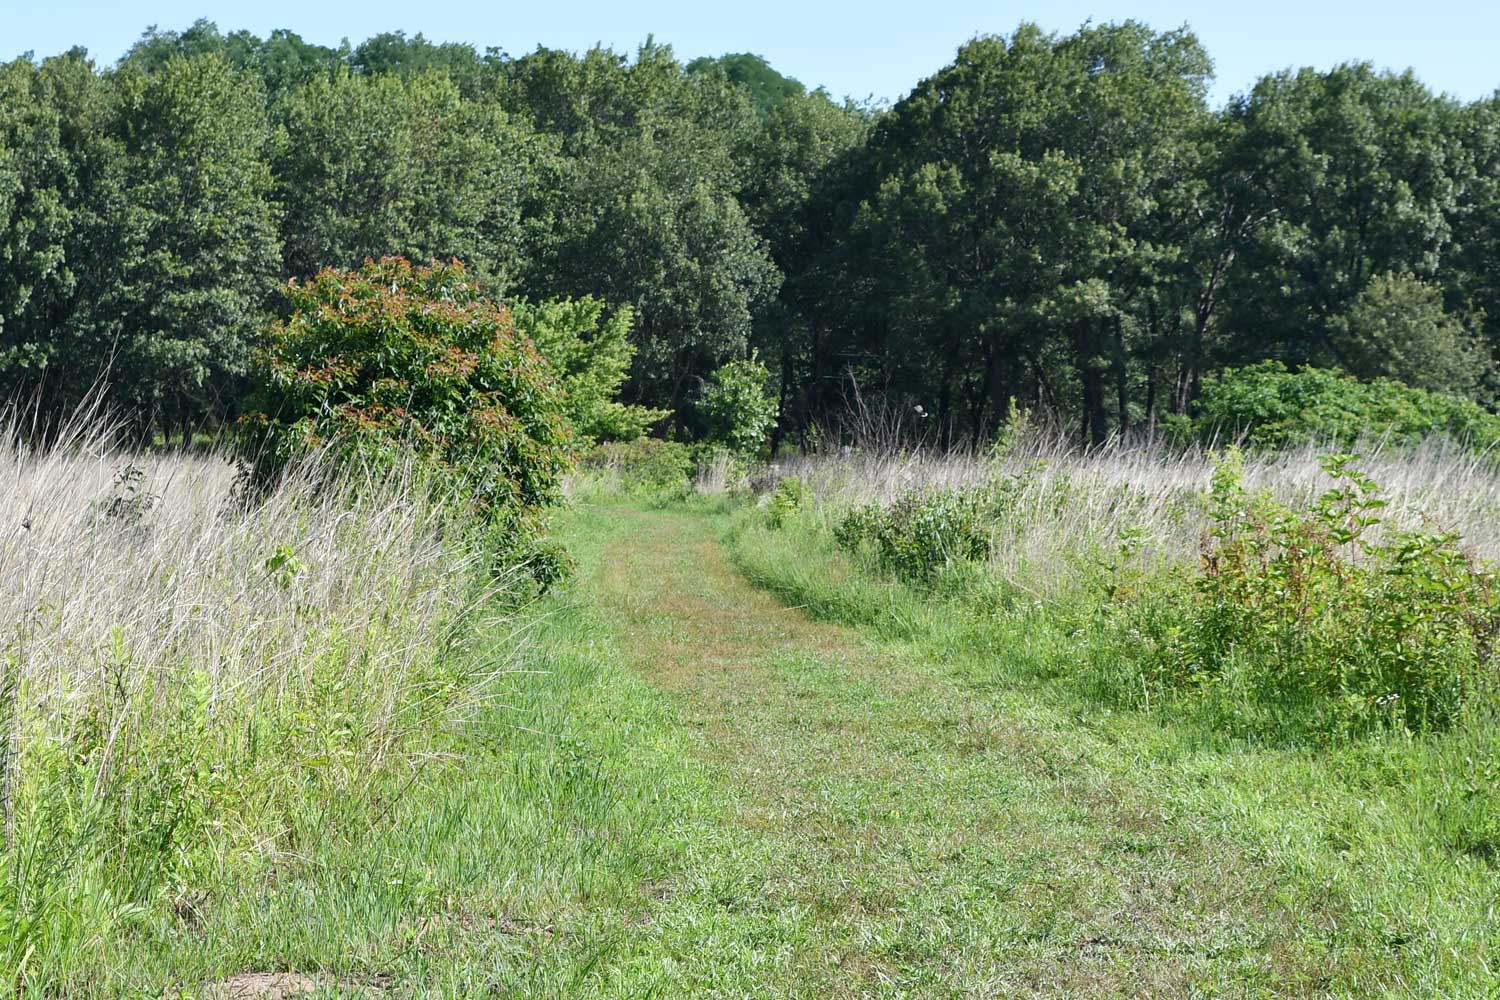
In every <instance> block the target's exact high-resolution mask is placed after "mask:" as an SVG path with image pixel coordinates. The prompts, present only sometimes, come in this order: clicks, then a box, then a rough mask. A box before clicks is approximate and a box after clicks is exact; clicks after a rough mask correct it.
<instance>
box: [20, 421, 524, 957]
mask: <svg viewBox="0 0 1500 1000" xmlns="http://www.w3.org/2000/svg"><path fill="white" fill-rule="evenodd" d="M14 430H15V427H14V426H12V431H14ZM236 482H237V480H236V472H235V468H234V466H233V464H232V463H231V462H230V461H229V460H227V459H226V458H225V457H224V456H223V455H222V454H214V453H209V454H162V455H152V454H141V453H136V452H132V451H130V450H125V449H121V448H119V447H116V446H115V445H114V444H113V443H112V438H111V435H110V434H108V433H107V432H106V431H104V430H102V429H101V427H100V425H99V424H97V423H93V424H90V423H86V422H85V423H80V424H78V425H75V426H74V427H72V428H70V429H69V430H67V431H66V432H65V433H63V434H62V435H61V436H60V438H58V439H57V440H56V441H55V442H54V443H52V444H50V445H48V446H46V447H41V448H36V447H30V446H28V445H26V444H25V443H24V442H23V441H22V440H21V437H20V436H19V435H18V434H16V433H10V434H7V435H5V439H4V443H3V444H0V810H3V832H4V841H3V850H0V981H3V982H6V983H9V984H17V983H27V982H29V983H53V984H55V983H58V982H66V978H67V969H68V964H69V962H70V957H69V956H76V955H78V954H80V953H84V952H86V951H87V950H88V949H91V948H96V947H107V945H108V942H109V940H110V938H111V935H115V934H118V933H121V932H122V930H123V928H124V927H126V926H127V925H129V924H130V923H131V922H132V921H136V920H143V919H150V918H151V916H152V915H153V914H156V913H159V912H162V911H163V909H164V908H167V909H170V908H171V907H173V906H179V905H181V900H182V899H183V898H191V897H193V896H194V895H195V894H198V893H201V892H202V891H207V890H208V889H210V888H212V887H213V886H215V885H222V884H224V883H225V881H226V880H227V879H230V878H232V876H233V873H234V872H236V871H250V870H254V869H255V868H256V867H257V866H269V865H272V864H274V863H275V861H276V859H277V857H278V855H279V854H280V853H281V852H284V851H286V850H289V849H290V848H289V847H288V846H287V839H288V834H289V833H290V831H292V829H293V828H294V827H295V826H296V824H297V822H298V814H299V813H301V812H305V811H307V810H309V809H312V810H314V811H315V810H316V809H317V808H320V806H319V803H323V804H326V803H328V802H336V801H338V800H339V799H340V798H341V797H343V798H349V797H358V796H359V795H360V794H361V793H362V791H363V790H365V789H366V788H367V787H369V786H370V785H371V783H372V782H374V781H377V780H379V779H380V778H381V776H382V775H387V776H388V775H391V774H400V773H406V772H409V771H411V770H412V769H413V768H415V767H416V766H418V763H419V761H420V760H422V759H425V758H426V757H427V756H429V755H431V754H432V753H434V752H436V751H437V749H438V743H437V742H436V741H435V740H434V735H433V734H434V733H438V732H440V731H441V730H442V729H443V726H444V725H445V724H448V723H450V722H452V721H453V720H454V719H456V718H460V717H462V716H463V715H465V714H466V713H467V712H469V711H470V710H471V709H472V708H473V707H474V706H475V705H477V704H479V703H480V702H481V701H482V700H483V698H484V696H485V692H486V690H487V687H488V681H489V679H490V678H491V677H492V675H493V673H494V672H496V671H498V670H500V669H502V668H503V666H504V665H503V664H501V665H490V666H484V665H481V664H478V663H477V662H476V661H474V660H473V658H466V657H461V656H459V655H457V653H458V647H459V645H460V644H461V640H462V637H463V636H464V635H467V634H471V633H472V631H473V629H472V626H473V624H474V622H473V621H472V619H473V617H474V616H475V615H476V614H477V613H479V610H480V609H483V608H484V607H486V606H487V604H488V602H487V598H488V596H489V594H488V590H489V588H490V587H491V586H493V585H492V584H490V583H487V582H485V583H481V582H478V581H481V580H485V581H487V580H488V577H487V576H484V575H482V574H481V573H480V572H479V566H478V565H477V563H476V558H477V557H476V554H475V551H474V549H472V548H471V547H470V545H469V544H468V541H467V539H466V533H465V531H464V526H463V525H462V524H460V523H456V522H455V521H454V520H453V519H452V518H451V517H450V515H449V512H448V511H447V510H446V509H445V508H444V507H443V505H442V504H441V503H439V502H437V501H436V499H435V493H434V492H433V491H432V490H429V489H428V488H427V487H426V484H425V482H424V481H423V479H422V477H421V476H420V475H418V474H417V472H416V471H415V470H413V469H398V470H395V471H394V472H388V473H385V474H382V475H379V476H375V475H373V474H366V473H361V472H357V471H356V472H345V473H342V474H340V475H337V476H331V475H329V474H327V472H326V470H324V469H323V468H321V467H320V466H319V464H318V463H316V462H314V463H309V464H308V465H306V466H304V467H302V468H299V469H297V470H294V472H293V473H292V474H291V475H290V476H289V477H288V478H287V480H286V481H285V482H284V483H283V484H282V485H281V486H280V488H278V489H277V490H275V491H274V492H272V493H271V494H270V495H268V496H265V497H262V498H259V499H258V500H257V502H255V503H254V504H246V503H243V502H241V500H240V499H239V497H238V496H237V490H236Z"/></svg>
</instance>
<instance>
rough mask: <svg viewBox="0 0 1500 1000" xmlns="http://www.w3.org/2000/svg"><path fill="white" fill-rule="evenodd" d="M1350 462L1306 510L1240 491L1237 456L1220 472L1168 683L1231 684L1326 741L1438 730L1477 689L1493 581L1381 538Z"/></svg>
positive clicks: (1365, 488) (1409, 542) (1449, 547)
mask: <svg viewBox="0 0 1500 1000" xmlns="http://www.w3.org/2000/svg"><path fill="white" fill-rule="evenodd" d="M1352 462H1353V457H1352V456H1350V455H1335V456H1332V457H1331V458H1329V459H1327V460H1325V463H1324V466H1325V469H1326V471H1327V472H1328V473H1329V474H1330V475H1331V476H1333V477H1334V478H1335V480H1336V484H1335V485H1334V487H1333V488H1331V489H1329V490H1327V491H1326V492H1324V493H1323V494H1322V495H1321V496H1319V497H1318V498H1317V499H1316V500H1315V501H1314V502H1313V503H1311V504H1310V505H1309V506H1308V507H1307V508H1306V509H1294V508H1293V507H1290V506H1288V505H1285V504H1282V503H1279V502H1277V501H1276V500H1274V499H1272V498H1271V496H1270V494H1269V493H1268V492H1251V491H1249V490H1247V489H1246V488H1245V486H1244V485H1243V467H1242V465H1241V463H1240V461H1239V458H1238V456H1237V455H1231V456H1230V457H1229V458H1228V459H1226V460H1224V461H1223V462H1221V463H1220V464H1219V466H1218V467H1217V469H1216V470H1215V472H1214V476H1213V486H1212V491H1211V493H1210V498H1209V499H1210V513H1211V528H1210V532H1209V537H1208V540H1207V542H1206V543H1205V546H1204V551H1203V569H1202V571H1201V573H1200V575H1199V576H1198V578H1197V579H1196V581H1195V582H1194V584H1193V586H1192V587H1190V588H1188V589H1186V590H1183V591H1180V592H1179V595H1178V610H1179V613H1180V614H1181V619H1180V620H1179V621H1178V622H1177V623H1176V624H1175V625H1171V626H1169V627H1168V629H1167V631H1168V632H1170V633H1172V640H1173V641H1171V642H1168V643H1167V644H1166V645H1165V646H1164V647H1163V648H1166V649H1170V650H1171V651H1172V652H1171V655H1170V656H1168V657H1167V659H1166V661H1165V662H1164V663H1163V664H1159V666H1164V667H1165V672H1166V675H1167V676H1168V678H1169V679H1171V680H1174V681H1176V682H1179V683H1201V682H1209V681H1213V680H1218V679H1221V678H1222V679H1226V680H1227V681H1228V682H1230V683H1232V684H1233V685H1236V686H1239V687H1241V688H1243V689H1244V691H1245V692H1246V693H1247V694H1248V695H1249V696H1251V697H1254V698H1257V699H1260V700H1262V701H1264V702H1265V703H1267V704H1274V705H1283V706H1290V707H1294V708H1295V707H1296V706H1299V705H1300V706H1302V707H1304V708H1306V709H1308V710H1309V712H1310V716H1311V718H1312V719H1313V720H1315V721H1316V723H1317V724H1318V725H1319V726H1320V727H1322V728H1324V729H1326V730H1333V731H1357V730H1362V729H1366V728H1369V727H1371V726H1377V725H1383V724H1391V725H1395V726H1397V727H1404V728H1409V729H1412V730H1417V731H1420V730H1426V729H1432V728H1437V727H1441V726H1442V725H1444V724H1445V723H1447V722H1448V721H1449V720H1450V719H1451V718H1452V717H1453V716H1454V714H1455V713H1456V712H1457V710H1458V709H1459V707H1460V705H1461V704H1462V703H1463V702H1464V700H1465V698H1466V696H1468V695H1469V694H1471V693H1472V692H1473V691H1474V690H1475V689H1477V688H1478V687H1479V685H1480V684H1481V683H1482V681H1483V677H1484V674H1485V672H1486V671H1487V670H1488V668H1489V664H1490V660H1491V654H1492V650H1493V646H1494V642H1495V637H1496V634H1497V632H1500V593H1497V591H1496V588H1495V585H1494V577H1493V574H1492V573H1491V572H1490V571H1489V570H1488V569H1486V568H1484V567H1481V566H1478V565H1476V563H1475V562H1474V560H1473V559H1471V558H1470V557H1469V556H1468V555H1467V554H1466V553H1465V552H1464V550H1463V549H1462V548H1461V547H1460V545H1459V542H1458V538H1457V536H1456V535H1454V534H1451V533H1445V532H1435V531H1430V530H1397V529H1394V528H1392V529H1389V530H1386V531H1384V532H1383V533H1377V531H1376V529H1377V528H1378V527H1379V526H1381V523H1382V518H1381V515H1380V511H1381V510H1382V508H1383V507H1384V506H1385V502H1384V501H1383V500H1382V499H1381V497H1380V494H1379V490H1378V488H1377V487H1376V485H1375V484H1374V483H1373V482H1371V481H1370V479H1369V478H1368V477H1367V476H1365V475H1364V474H1362V473H1361V472H1359V471H1358V470H1357V469H1356V468H1355V467H1354V465H1353V464H1352ZM1158 638H1159V637H1158Z"/></svg>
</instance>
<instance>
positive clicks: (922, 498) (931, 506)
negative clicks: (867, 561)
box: [834, 486, 995, 582]
mask: <svg viewBox="0 0 1500 1000" xmlns="http://www.w3.org/2000/svg"><path fill="white" fill-rule="evenodd" d="M994 506H995V491H994V489H993V488H992V487H989V486H983V487H971V488H968V489H912V490H908V491H906V492H905V493H903V494H901V495H900V496H899V497H897V498H896V499H895V500H894V501H892V502H891V504H890V505H889V506H887V507H883V506H881V505H880V504H879V503H876V502H871V503H867V504H861V505H859V506H856V507H853V508H851V509H850V510H849V511H847V512H846V513H845V515H844V517H843V518H842V520H841V521H840V522H839V524H838V525H837V526H836V527H835V529H834V535H835V538H836V539H837V540H838V543H839V544H840V545H841V546H843V547H844V548H845V549H848V550H850V551H855V552H857V551H860V550H861V549H863V547H864V546H866V545H869V546H871V547H872V548H873V549H874V553H875V556H876V558H877V560H878V561H879V563H880V565H881V568H883V569H885V570H887V571H888V572H892V573H895V574H896V575H897V576H900V577H902V578H904V579H907V580H912V581H917V582H926V581H930V580H931V579H932V578H933V577H934V576H936V575H937V573H938V572H939V571H940V570H942V569H944V568H945V567H947V566H950V565H952V564H954V563H958V562H974V561H978V560H981V559H984V558H985V557H987V556H988V555H989V552H990V538H991V531H992V527H991V526H992V524H993V523H994V515H995V511H994Z"/></svg>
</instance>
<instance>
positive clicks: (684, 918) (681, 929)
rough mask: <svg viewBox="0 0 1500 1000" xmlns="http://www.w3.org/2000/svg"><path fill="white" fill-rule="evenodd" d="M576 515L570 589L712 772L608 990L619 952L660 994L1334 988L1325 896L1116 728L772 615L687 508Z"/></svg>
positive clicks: (770, 603) (816, 625)
mask: <svg viewBox="0 0 1500 1000" xmlns="http://www.w3.org/2000/svg"><path fill="white" fill-rule="evenodd" d="M569 534H570V536H571V538H570V542H571V543H572V545H573V547H574V549H575V551H577V552H578V554H579V557H580V580H579V582H578V588H579V592H580V593H581V594H583V595H587V596H586V597H585V598H584V599H585V600H587V601H589V602H591V603H592V604H593V605H594V609H595V612H596V613H597V615H598V617H599V620H600V621H601V623H602V624H603V626H604V627H605V629H606V631H608V632H609V633H610V634H611V635H612V636H613V640H614V642H615V644H616V647H617V648H618V649H619V650H620V651H621V652H622V654H623V656H624V657H625V659H626V661H627V662H628V663H629V664H630V665H631V666H632V667H633V668H634V669H635V670H636V671H637V672H638V673H639V674H640V675H641V676H643V677H644V678H646V679H647V680H648V681H649V682H650V683H651V684H653V685H654V686H657V687H659V688H661V689H664V690H665V691H667V692H668V693H669V694H670V696H671V698H672V700H673V703H674V705H675V710H676V711H677V712H678V713H680V716H681V720H682V722H683V723H684V724H685V726H686V728H687V729H688V731H689V732H691V733H692V734H693V735H692V740H691V743H692V746H693V748H694V752H695V754H696V755H698V756H699V757H700V758H701V759H702V760H704V761H706V762H707V764H708V770H707V772H706V774H705V780H706V781H709V782H711V784H712V785H713V786H714V787H713V789H711V796H710V797H711V798H712V800H713V802H714V805H713V808H712V810H709V811H711V812H712V813H713V815H711V816H710V815H708V812H709V811H704V812H701V813H700V815H699V817H698V819H697V820H696V821H695V822H696V823H697V824H698V825H697V827H696V828H695V829H693V830H690V831H683V832H685V833H686V834H687V836H686V838H685V839H684V841H683V846H684V853H683V856H682V858H681V859H680V863H679V866H678V870H677V871H676V872H674V873H672V874H670V875H669V876H667V877H666V878H665V879H664V880H663V881H662V882H661V883H660V884H659V885H657V886H655V887H654V899H653V901H652V903H651V905H650V907H649V912H648V915H647V916H646V918H645V920H644V922H643V924H642V926H641V928H640V929H639V932H638V934H636V935H635V936H634V937H633V938H632V940H631V942H630V943H629V945H628V946H626V947H625V948H624V949H623V950H622V953H620V954H617V955H615V956H613V957H612V959H611V960H610V962H609V963H607V964H612V965H613V966H614V968H615V971H614V972H603V973H601V974H602V975H603V976H604V980H606V981H602V982H601V983H600V986H601V987H602V989H601V992H603V993H606V994H609V993H612V992H614V991H613V990H612V989H611V988H610V987H609V985H608V983H607V980H608V979H609V978H610V977H611V976H618V977H622V978H619V979H617V980H616V982H615V984H614V985H615V988H617V989H618V990H619V991H620V992H621V993H628V992H629V988H630V986H631V985H637V986H638V985H642V984H641V982H640V981H638V980H637V981H635V982H634V983H633V984H632V982H631V980H632V979H633V977H632V976H631V975H630V970H631V969H632V967H634V968H635V969H636V970H637V971H644V970H646V969H656V970H658V972H659V973H661V974H662V976H663V978H660V979H658V980H657V985H659V986H660V987H661V989H662V991H663V995H683V994H693V995H715V996H722V995H744V996H752V995H753V996H924V997H925V996H1013V995H1032V994H1042V995H1050V996H1056V995H1075V996H1090V997H1096V996H1147V995H1149V996H1189V995H1227V996H1256V995H1302V994H1308V995H1313V994H1318V993H1321V992H1322V991H1323V990H1325V989H1327V988H1328V987H1329V985H1330V982H1329V979H1328V973H1329V972H1330V968H1329V965H1330V962H1332V961H1334V959H1335V957H1336V956H1334V955H1333V954H1332V953H1331V951H1330V949H1331V947H1332V946H1331V945H1330V944H1328V943H1327V938H1326V934H1325V932H1326V931H1327V930H1328V929H1329V928H1330V927H1331V926H1332V925H1333V924H1334V923H1335V922H1336V915H1335V914H1332V913H1330V912H1328V911H1327V910H1326V909H1325V908H1323V906H1322V905H1321V903H1320V902H1318V901H1309V900H1305V899H1299V898H1298V895H1297V894H1296V893H1294V892H1290V891H1283V890H1282V889H1281V888H1279V887H1278V881H1279V880H1278V878H1277V877H1276V874H1275V872H1274V870H1273V869H1272V868H1271V867H1270V866H1268V865H1266V864H1263V863H1261V862H1260V861H1259V860H1258V859H1257V858H1256V857H1253V856H1251V855H1250V854H1249V853H1248V852H1247V851H1246V850H1245V849H1243V848H1242V847H1240V846H1239V845H1238V843H1237V841H1236V840H1235V839H1234V838H1233V837H1231V836H1227V835H1225V834H1224V833H1223V831H1220V830H1216V829H1215V828H1214V827H1213V826H1212V825H1207V824H1204V823H1203V822H1200V820H1201V817H1192V816H1182V815H1177V814H1174V811H1173V807H1171V806H1169V805H1168V804H1167V802H1166V800H1164V799H1163V798H1162V797H1160V796H1159V795H1157V794H1155V792H1154V791H1153V789H1151V788H1144V787H1140V786H1138V785H1137V784H1135V783H1133V782H1132V781H1131V780H1129V779H1128V778H1126V777H1124V775H1126V774H1128V773H1129V771H1130V768H1129V766H1128V763H1129V760H1128V758H1129V756H1130V751H1129V750H1128V749H1127V748H1108V747H1101V746H1099V745H1097V739H1096V738H1095V737H1092V736H1088V735H1085V734H1084V733H1082V732H1081V731H1079V730H1077V728H1076V727H1074V726H1072V725H1070V724H1069V720H1067V719H1066V718H1060V717H1059V716H1058V714H1057V712H1056V711H1055V710H1054V709H1051V708H1049V707H1047V706H1046V705H1044V704H1042V703H1040V702H1039V701H1037V700H1036V699H1034V698H1033V699H1029V700H1028V698H1027V697H1026V696H1025V695H1024V694H1020V693H1018V691H1017V690H1015V689H1008V688H1006V687H1004V686H999V685H986V684H985V683H984V682H983V681H982V680H980V679H975V678H976V677H978V676H980V675H978V674H976V673H974V672H965V671H964V670H962V669H959V666H960V665H956V664H955V663H953V662H951V660H949V659H947V658H943V657H935V656H932V655H930V654H928V653H924V652H923V651H922V650H921V649H919V648H918V647H916V646H913V645H909V644H903V643H900V642H891V641H877V640H873V639H870V638H868V637H866V636H865V635H862V634H861V633H860V632H856V631H853V630H850V629H847V628H844V627H840V626H837V625H833V624H827V623H823V622H818V621H814V620H813V619H811V618H809V617H808V616H806V615H804V614H802V613H801V612H799V611H798V610H796V609H789V608H786V607H784V606H783V605H781V604H779V603H778V602H777V601H776V600H775V599H774V598H773V597H771V596H770V595H769V594H767V593H766V592H764V591H762V590H759V589H757V588H755V587H754V586H752V585H751V584H749V583H748V582H746V581H745V579H744V578H743V577H742V576H741V575H740V574H739V573H738V572H737V571H736V570H735V569H734V567H733V565H732V564H731V562H730V560H729V557H728V555H727V553H726V551H725V549H724V547H723V545H722V544H721V542H720V540H719V537H718V534H717V528H716V526H715V524H714V522H712V521H710V520H709V519H707V518H704V517H702V516H699V515H694V514H691V513H684V512H649V513H647V512H641V511H637V510H630V509H611V510H593V511H585V512H581V513H579V514H578V515H576V516H575V520H574V521H573V524H572V526H571V529H570V531H569ZM1090 741H1093V743H1092V744H1091V742H1090ZM1111 757H1113V758H1115V759H1117V760H1118V761H1119V766H1110V765H1109V763H1108V762H1109V760H1110V758H1111ZM668 970H670V971H668Z"/></svg>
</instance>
